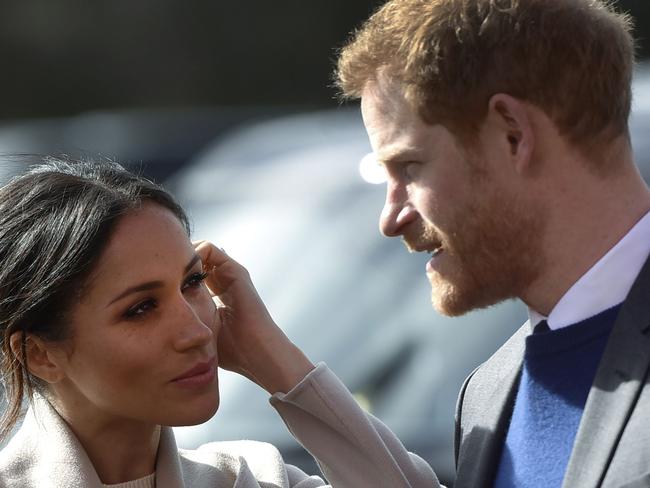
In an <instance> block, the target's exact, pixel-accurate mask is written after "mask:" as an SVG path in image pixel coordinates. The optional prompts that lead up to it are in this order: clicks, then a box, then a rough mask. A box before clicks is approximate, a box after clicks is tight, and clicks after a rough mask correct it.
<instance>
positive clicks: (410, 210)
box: [379, 182, 417, 237]
mask: <svg viewBox="0 0 650 488" xmlns="http://www.w3.org/2000/svg"><path fill="white" fill-rule="evenodd" d="M416 218H417V211H416V210H415V208H414V207H413V205H412V204H411V203H410V202H409V199H408V195H407V193H406V190H405V189H404V188H400V187H399V186H397V185H394V184H391V182H388V186H387V187H386V202H385V203H384V208H383V209H382V211H381V216H380V217H379V229H380V230H381V233H382V234H384V235H385V236H386V237H397V236H400V235H402V234H403V233H404V230H403V229H404V227H405V226H406V225H407V224H409V223H411V222H413V221H414V220H415V219H416Z"/></svg>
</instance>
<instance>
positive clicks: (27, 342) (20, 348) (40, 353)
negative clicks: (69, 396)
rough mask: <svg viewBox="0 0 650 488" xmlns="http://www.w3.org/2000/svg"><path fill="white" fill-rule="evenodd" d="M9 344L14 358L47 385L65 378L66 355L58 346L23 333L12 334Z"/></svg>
mask: <svg viewBox="0 0 650 488" xmlns="http://www.w3.org/2000/svg"><path fill="white" fill-rule="evenodd" d="M9 344H10V346H11V351H12V352H13V354H14V357H15V358H16V359H18V361H20V363H21V364H22V365H23V366H25V365H26V366H27V369H28V371H29V372H30V373H31V374H33V375H34V376H36V377H38V378H40V379H42V380H43V381H45V382H47V383H58V382H59V381H61V380H62V379H63V378H65V372H64V370H63V367H62V366H63V360H64V359H63V358H64V353H63V351H62V350H61V349H60V347H57V345H56V344H54V343H50V342H46V341H44V340H43V339H41V338H40V337H36V336H34V335H32V334H25V333H24V332H22V331H18V332H14V333H13V334H11V337H10V338H9Z"/></svg>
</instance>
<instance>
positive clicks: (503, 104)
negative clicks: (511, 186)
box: [488, 93, 535, 174]
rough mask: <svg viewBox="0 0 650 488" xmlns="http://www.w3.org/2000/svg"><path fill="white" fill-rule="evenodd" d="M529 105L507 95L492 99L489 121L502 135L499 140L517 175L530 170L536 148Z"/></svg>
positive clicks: (499, 95)
mask: <svg viewBox="0 0 650 488" xmlns="http://www.w3.org/2000/svg"><path fill="white" fill-rule="evenodd" d="M531 116H532V113H531V111H530V110H529V107H528V105H527V104H526V103H525V102H523V101H521V100H519V99H517V98H515V97H512V96H510V95H507V94H505V93H497V94H495V95H493V96H492V98H490V101H489V105H488V119H489V120H490V122H491V123H492V126H493V128H494V129H496V130H497V131H498V133H499V134H500V135H501V137H499V139H500V140H501V143H502V144H503V145H504V148H505V149H506V153H507V155H508V157H509V160H510V161H511V162H512V164H513V165H514V170H515V171H516V172H517V173H520V174H521V173H523V172H525V171H527V170H528V169H529V166H530V164H531V160H532V157H533V148H534V146H535V132H534V130H533V123H532V120H531Z"/></svg>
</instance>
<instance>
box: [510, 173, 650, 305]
mask: <svg viewBox="0 0 650 488" xmlns="http://www.w3.org/2000/svg"><path fill="white" fill-rule="evenodd" d="M630 166H631V167H630V168H629V169H628V170H626V172H622V174H621V175H620V176H617V177H615V178H605V179H600V178H596V177H594V178H580V179H577V180H576V181H580V182H581V183H580V184H579V185H576V184H571V183H569V182H565V183H566V184H565V185H563V184H562V181H560V183H559V184H558V186H556V187H554V188H553V190H552V193H551V194H550V195H549V199H548V201H549V202H550V203H549V217H550V218H549V220H548V226H547V229H546V232H545V234H544V236H542V239H543V241H544V253H545V256H544V257H545V267H544V269H543V270H542V272H541V274H540V276H539V277H538V278H537V279H536V280H535V281H534V282H533V283H532V284H531V286H530V287H528V288H527V289H526V290H525V292H524V293H523V294H522V296H521V299H522V300H523V301H524V302H525V303H526V304H527V305H528V306H529V307H530V308H532V309H533V310H536V311H537V312H539V313H541V314H543V315H549V314H550V312H551V311H552V310H553V308H554V307H555V305H556V304H557V303H558V301H559V300H560V299H561V298H562V297H563V296H564V294H565V293H566V292H567V291H568V290H569V288H571V286H573V284H574V283H575V282H576V281H578V280H579V279H580V277H581V276H583V275H584V274H585V273H586V272H587V271H588V270H589V269H590V268H591V267H592V266H593V265H594V264H595V263H597V262H598V261H599V260H600V259H601V258H602V257H603V256H604V255H605V254H606V253H607V252H608V251H609V250H610V249H611V248H612V247H614V246H615V245H616V243H618V242H619V241H620V240H621V239H622V238H623V237H624V236H625V235H626V234H627V233H628V232H629V231H630V229H632V227H634V225H635V224H636V223H637V222H638V221H639V220H640V219H641V218H642V217H643V216H644V215H645V214H646V213H648V211H650V190H649V189H648V187H647V186H646V185H645V183H644V182H643V180H642V179H641V177H640V176H639V175H638V172H637V171H636V168H634V166H633V165H630Z"/></svg>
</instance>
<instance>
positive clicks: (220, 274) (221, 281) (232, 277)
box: [194, 241, 249, 298]
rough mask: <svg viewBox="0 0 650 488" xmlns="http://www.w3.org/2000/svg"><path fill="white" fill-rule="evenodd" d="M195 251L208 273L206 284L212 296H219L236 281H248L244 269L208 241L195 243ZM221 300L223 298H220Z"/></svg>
mask: <svg viewBox="0 0 650 488" xmlns="http://www.w3.org/2000/svg"><path fill="white" fill-rule="evenodd" d="M194 244H195V251H196V253H197V254H198V255H199V257H200V258H201V261H202V263H203V268H204V270H205V271H206V272H207V273H208V276H207V277H206V284H207V285H208V288H209V289H210V291H211V292H212V293H213V294H214V295H219V296H221V295H222V294H224V293H226V292H227V291H228V289H229V287H230V286H231V285H232V284H233V283H234V282H235V281H237V280H243V281H246V280H248V279H249V277H248V272H247V271H246V268H244V267H243V266H242V265H240V264H239V263H238V262H237V261H235V260H234V259H232V258H231V257H230V256H228V255H227V254H226V253H225V252H224V251H223V250H222V249H219V248H218V247H217V246H215V245H214V244H212V243H211V242H208V241H197V242H195V243H194ZM222 298H223V297H222Z"/></svg>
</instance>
